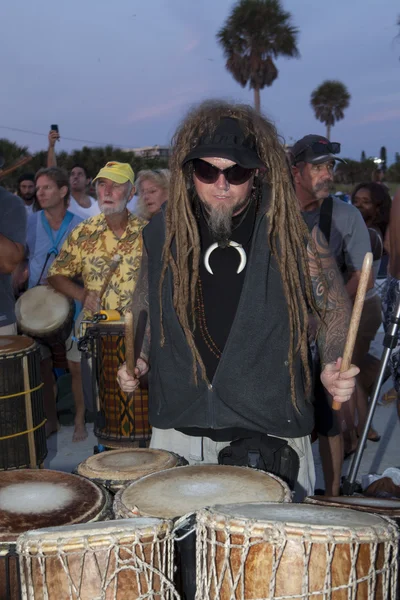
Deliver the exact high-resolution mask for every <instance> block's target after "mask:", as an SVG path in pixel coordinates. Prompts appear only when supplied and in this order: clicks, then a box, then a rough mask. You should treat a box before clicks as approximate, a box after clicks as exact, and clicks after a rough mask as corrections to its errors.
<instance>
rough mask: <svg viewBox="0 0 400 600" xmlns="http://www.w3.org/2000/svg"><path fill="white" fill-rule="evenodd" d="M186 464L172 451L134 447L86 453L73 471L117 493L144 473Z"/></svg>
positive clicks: (148, 473) (147, 473)
mask: <svg viewBox="0 0 400 600" xmlns="http://www.w3.org/2000/svg"><path fill="white" fill-rule="evenodd" d="M185 464H187V461H186V460H185V459H184V458H182V457H181V456H178V455H177V454H174V453H173V452H167V451H166V450H153V449H150V448H133V449H129V450H110V451H109V452H101V453H100V454H94V455H93V456H89V458H87V459H86V460H84V461H83V462H81V463H80V464H79V465H78V466H77V468H76V472H77V473H78V475H82V477H86V478H87V479H91V480H92V481H94V482H96V483H100V484H101V485H104V487H106V488H107V489H109V490H110V491H111V492H113V493H116V492H117V491H118V490H119V489H121V488H122V487H123V486H125V485H126V484H128V483H130V482H132V481H135V480H137V479H140V478H141V477H144V476H145V475H150V473H155V472H158V471H163V470H164V469H171V468H172V467H178V466H182V465H185Z"/></svg>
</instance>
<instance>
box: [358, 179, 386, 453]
mask: <svg viewBox="0 0 400 600" xmlns="http://www.w3.org/2000/svg"><path fill="white" fill-rule="evenodd" d="M351 201H352V204H353V205H354V206H355V207H356V208H358V210H359V211H360V213H361V215H362V217H363V219H364V222H365V224H366V226H367V227H368V232H369V235H370V239H371V249H372V253H373V260H374V262H373V279H374V283H375V281H376V278H377V276H378V272H379V267H380V264H381V259H382V256H383V252H384V239H385V234H386V230H387V227H388V224H389V216H390V208H391V203H392V202H391V198H390V195H389V193H388V191H387V189H386V188H385V186H383V185H381V184H379V183H375V182H373V183H369V182H368V183H360V184H359V185H357V187H356V188H355V189H354V190H353V193H352V195H351ZM381 323H382V307H381V299H380V296H379V294H378V292H377V291H376V289H375V288H372V289H369V290H368V291H367V293H366V296H365V302H364V308H363V312H362V315H361V320H360V325H359V329H358V335H357V340H356V345H355V348H354V354H353V361H354V363H355V364H356V365H358V366H359V367H360V370H361V372H360V375H359V377H358V381H357V392H356V395H355V397H356V408H357V413H358V428H357V434H358V435H360V434H361V432H362V430H363V427H364V424H365V421H366V419H367V412H368V396H369V394H370V393H371V391H372V386H373V384H374V383H375V379H376V377H377V376H378V372H379V364H380V363H379V361H378V360H377V359H375V360H374V357H372V356H371V355H370V354H369V348H370V345H371V342H372V341H373V340H374V338H375V335H376V333H377V331H378V329H379V327H380V325H381ZM354 433H355V432H353V435H352V443H351V446H352V447H351V448H350V452H352V451H353V450H354V449H355V448H356V446H357V440H356V438H355V435H354ZM368 440H370V441H371V442H378V441H379V440H380V435H378V433H377V432H376V431H375V429H374V428H373V427H372V426H371V427H370V430H369V432H368Z"/></svg>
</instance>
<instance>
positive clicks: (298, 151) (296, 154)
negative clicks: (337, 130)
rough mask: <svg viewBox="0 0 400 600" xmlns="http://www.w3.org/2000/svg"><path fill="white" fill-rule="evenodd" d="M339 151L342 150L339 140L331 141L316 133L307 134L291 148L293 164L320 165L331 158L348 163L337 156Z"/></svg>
mask: <svg viewBox="0 0 400 600" xmlns="http://www.w3.org/2000/svg"><path fill="white" fill-rule="evenodd" d="M338 152H340V144H339V143H338V142H330V141H329V140H328V138H326V137H324V136H322V135H314V134H310V135H305V136H304V137H303V138H301V140H298V141H297V142H296V143H295V144H294V146H292V148H291V149H290V154H291V159H292V164H293V165H295V164H297V163H299V162H307V163H311V164H312V165H319V164H321V163H324V162H328V161H331V160H338V161H340V162H342V163H346V161H345V160H343V159H342V158H339V157H338V156H336V154H337V153H338Z"/></svg>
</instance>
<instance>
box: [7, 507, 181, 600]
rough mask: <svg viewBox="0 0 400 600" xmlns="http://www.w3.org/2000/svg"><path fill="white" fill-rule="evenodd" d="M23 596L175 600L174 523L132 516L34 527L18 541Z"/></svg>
mask: <svg viewBox="0 0 400 600" xmlns="http://www.w3.org/2000/svg"><path fill="white" fill-rule="evenodd" d="M17 553H18V555H19V562H20V573H21V584H22V593H23V598H24V599H26V600H35V599H38V598H46V600H64V599H68V598H71V599H79V600H93V599H102V600H137V599H139V598H140V599H143V598H148V599H149V600H150V599H151V598H154V599H157V600H172V599H173V598H178V595H177V594H176V593H175V592H174V585H173V583H172V578H173V558H174V557H173V539H172V523H171V522H170V521H163V520H161V519H140V518H139V519H128V520H122V521H110V522H108V523H88V524H86V525H72V526H67V527H53V528H50V529H40V530H38V531H30V532H28V533H25V534H23V535H21V536H20V537H19V539H18V541H17Z"/></svg>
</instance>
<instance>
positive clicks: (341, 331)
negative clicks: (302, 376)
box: [308, 227, 351, 366]
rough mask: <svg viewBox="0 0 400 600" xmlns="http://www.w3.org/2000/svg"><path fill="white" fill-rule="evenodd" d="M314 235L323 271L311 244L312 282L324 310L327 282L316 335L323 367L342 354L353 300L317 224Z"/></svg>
mask: <svg viewBox="0 0 400 600" xmlns="http://www.w3.org/2000/svg"><path fill="white" fill-rule="evenodd" d="M311 236H312V238H313V240H314V243H315V248H316V251H317V253H318V255H319V259H320V262H321V266H322V272H323V275H322V276H321V272H320V270H319V268H318V262H317V260H316V257H315V255H314V253H313V252H312V250H311V248H310V247H309V248H308V262H309V269H310V276H311V282H312V286H313V290H314V297H315V300H316V303H317V305H318V308H319V309H320V310H321V311H323V309H324V289H325V286H326V285H327V293H326V299H325V300H326V309H325V316H324V319H323V322H322V324H321V326H320V328H319V331H318V335H317V342H318V350H319V354H320V358H321V363H322V366H325V365H326V364H328V363H331V362H335V361H336V360H337V359H338V358H339V357H340V356H343V351H344V346H345V343H346V336H347V332H348V329H349V324H350V318H351V303H350V300H349V297H348V294H347V292H346V289H345V287H344V283H343V278H342V276H341V274H340V272H339V269H338V267H337V264H336V261H335V259H334V257H333V256H332V254H331V252H330V250H329V246H328V243H327V241H326V239H325V237H324V235H323V234H322V233H321V231H320V229H319V227H314V229H313V230H312V232H311Z"/></svg>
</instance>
